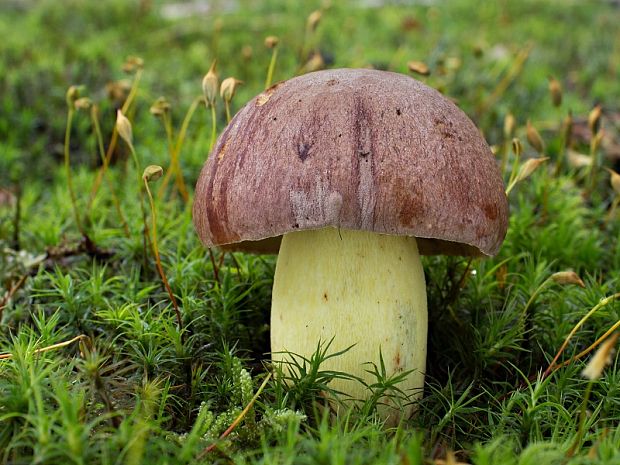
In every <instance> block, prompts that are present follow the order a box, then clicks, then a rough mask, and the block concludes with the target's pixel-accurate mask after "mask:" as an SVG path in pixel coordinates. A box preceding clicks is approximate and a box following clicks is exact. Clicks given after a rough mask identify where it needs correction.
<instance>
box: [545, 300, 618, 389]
mask: <svg viewBox="0 0 620 465" xmlns="http://www.w3.org/2000/svg"><path fill="white" fill-rule="evenodd" d="M619 297H620V292H617V293H615V294H613V295H611V296H609V297H606V298H604V299H601V301H600V302H599V303H598V304H596V305H595V306H594V307H592V309H591V310H590V311H589V312H588V313H586V314H585V316H584V317H583V318H582V319H581V320H579V322H578V323H577V324H576V325H575V327H574V328H573V329H572V330H571V332H570V333H569V334H568V336H566V339H565V340H564V343H563V344H562V346H561V347H560V350H558V353H557V354H556V355H555V357H554V358H553V360H552V361H551V363H550V364H549V366H548V367H547V369H546V370H545V371H544V373H543V375H542V377H543V379H544V378H546V377H547V376H549V375H550V374H551V373H552V372H553V369H554V368H555V366H556V363H557V361H558V359H559V358H560V355H562V353H563V352H564V349H566V346H567V345H568V342H569V341H570V340H571V338H572V337H573V336H574V335H575V333H576V332H577V330H578V329H579V328H581V327H582V326H583V325H584V323H585V322H586V321H587V320H588V319H589V318H590V317H591V316H592V315H593V314H594V313H596V312H597V311H598V310H600V309H601V308H603V307H604V306H605V305H607V304H609V303H611V302H613V301H614V300H616V299H617V298H619Z"/></svg>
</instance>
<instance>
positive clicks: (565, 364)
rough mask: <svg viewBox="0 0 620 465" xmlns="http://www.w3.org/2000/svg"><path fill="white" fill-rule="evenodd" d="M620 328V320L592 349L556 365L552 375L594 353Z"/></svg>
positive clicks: (591, 346)
mask: <svg viewBox="0 0 620 465" xmlns="http://www.w3.org/2000/svg"><path fill="white" fill-rule="evenodd" d="M619 327H620V320H618V321H616V322H615V323H614V324H613V325H612V326H611V328H609V329H608V330H607V331H605V334H603V335H602V336H601V337H599V338H598V339H597V340H596V341H594V342H593V343H592V344H591V345H590V347H588V348H587V349H584V350H582V351H581V352H579V353H578V354H577V355H575V356H573V357H571V358H569V359H568V360H565V361H563V362H562V363H560V364H559V365H556V366H555V367H554V368H553V369H552V371H551V372H552V373H553V372H555V371H556V370H559V369H560V368H563V367H565V366H568V365H570V364H571V363H573V362H576V361H577V360H579V359H581V358H582V357H584V356H586V355H588V354H589V353H590V352H592V351H593V350H594V349H596V348H597V347H598V346H599V345H601V344H602V343H603V342H605V340H607V338H608V337H609V336H610V335H611V334H613V332H614V331H615V330H616V329H618V328H619Z"/></svg>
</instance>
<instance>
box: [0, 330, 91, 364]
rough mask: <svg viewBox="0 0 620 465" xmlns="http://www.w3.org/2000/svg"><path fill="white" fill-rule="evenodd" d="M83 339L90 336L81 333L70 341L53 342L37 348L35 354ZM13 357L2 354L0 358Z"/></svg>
mask: <svg viewBox="0 0 620 465" xmlns="http://www.w3.org/2000/svg"><path fill="white" fill-rule="evenodd" d="M82 339H86V340H87V339H88V336H86V335H85V334H80V335H79V336H75V337H74V338H73V339H69V340H68V341H63V342H58V343H57V344H52V345H51V346H47V347H42V348H41V349H36V350H35V351H34V352H33V353H34V354H41V353H43V352H49V351H50V350H56V349H60V348H62V347H66V346H68V345H71V344H73V343H74V342H78V341H81V340H82ZM10 358H13V354H0V360H7V359H10Z"/></svg>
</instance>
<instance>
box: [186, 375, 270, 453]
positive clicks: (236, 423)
mask: <svg viewBox="0 0 620 465" xmlns="http://www.w3.org/2000/svg"><path fill="white" fill-rule="evenodd" d="M270 378H271V372H270V373H269V374H268V375H267V377H266V378H265V380H264V381H263V383H262V384H261V385H260V387H259V388H258V391H256V394H254V397H252V399H251V400H250V402H248V405H246V406H245V408H244V409H243V410H242V411H241V413H240V414H239V416H237V418H235V421H233V422H232V423H231V425H230V426H229V427H228V428H227V429H226V431H224V432H223V433H222V434H221V435H220V437H219V440H220V441H221V440H222V439H224V438H225V437H226V436H228V435H229V434H230V433H232V432H233V430H234V429H235V428H236V427H237V425H238V424H239V423H241V421H242V420H243V419H244V418H245V416H246V415H247V413H248V412H249V411H250V409H251V408H252V406H253V405H254V403H255V402H256V401H257V400H258V396H260V394H261V392H263V389H265V386H267V383H268V382H269V379H270ZM216 447H217V443H215V442H214V443H213V444H211V445H210V446H209V447H207V448H205V449H204V450H203V451H202V452H201V453H200V454H199V455H198V457H196V458H197V459H198V460H202V459H204V458H205V457H206V456H207V454H208V453H209V452H211V451H213V450H214V449H215V448H216Z"/></svg>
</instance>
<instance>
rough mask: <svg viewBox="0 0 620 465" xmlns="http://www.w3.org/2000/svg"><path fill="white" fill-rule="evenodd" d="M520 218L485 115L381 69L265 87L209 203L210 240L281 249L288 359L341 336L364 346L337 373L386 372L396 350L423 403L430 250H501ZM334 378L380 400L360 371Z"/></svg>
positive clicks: (279, 333) (229, 145)
mask: <svg viewBox="0 0 620 465" xmlns="http://www.w3.org/2000/svg"><path fill="white" fill-rule="evenodd" d="M507 218H508V205H507V200H506V195H505V193H504V186H503V183H502V178H501V175H500V172H499V169H498V167H497V165H496V163H495V159H494V157H493V155H492V153H491V150H490V149H489V146H488V145H487V143H486V142H485V140H484V138H483V137H482V135H481V134H480V132H479V131H478V129H476V127H475V125H474V124H473V123H472V122H471V120H470V119H469V118H468V117H467V116H466V115H465V114H464V113H463V112H462V111H461V110H459V109H458V108H457V107H456V106H455V105H454V104H453V103H452V102H451V101H449V100H448V99H446V98H445V97H443V96H442V95H441V94H440V93H439V92H437V91H436V90H434V89H432V88H430V87H428V86H426V85H424V84H422V83H420V82H418V81H416V80H415V79H412V78H410V77H408V76H404V75H401V74H396V73H391V72H385V71H375V70H369V69H337V70H328V71H318V72H314V73H309V74H306V75H303V76H299V77H296V78H293V79H290V80H288V81H284V82H281V83H278V84H275V85H274V86H272V87H270V88H269V89H267V90H265V91H264V92H263V93H261V94H260V95H258V96H256V97H255V98H254V99H253V100H251V101H250V102H249V103H248V104H247V105H246V106H245V107H244V108H243V109H241V111H239V113H238V114H237V115H236V116H235V117H234V118H233V120H232V121H231V123H230V124H229V125H228V126H227V127H226V129H225V130H224V131H223V133H222V134H221V135H220V137H219V139H218V141H217V143H216V146H215V149H214V150H213V152H212V153H211V155H210V157H209V159H208V160H207V162H206V164H205V166H204V167H203V169H202V172H201V174H200V178H199V180H198V184H197V187H196V195H195V203H194V223H195V226H196V229H197V231H198V234H199V236H200V238H201V240H202V242H203V243H204V244H205V245H206V246H207V247H212V246H220V247H223V248H225V249H228V250H242V251H250V252H256V253H278V250H279V256H278V260H277V265H276V271H275V276H274V284H273V297H272V309H271V350H272V358H273V359H274V360H275V361H281V360H283V358H284V357H285V355H284V354H283V352H284V351H288V352H291V353H294V354H299V355H302V356H304V357H310V356H311V355H312V354H313V352H314V351H315V350H316V348H317V342H318V341H319V340H322V341H329V340H331V339H332V338H333V341H332V346H331V347H330V349H331V350H333V351H339V350H342V349H345V348H347V347H349V346H353V347H351V348H350V350H348V351H346V352H345V353H344V354H342V355H340V356H338V357H334V358H330V359H329V360H328V361H327V362H326V364H327V366H326V368H329V369H333V370H338V371H344V372H347V373H351V374H353V375H356V376H358V377H359V378H361V379H363V380H364V381H365V382H366V383H372V382H374V381H376V380H375V379H374V378H373V376H372V375H371V374H370V373H368V370H369V369H370V368H371V367H369V365H368V362H372V363H375V364H376V365H379V362H380V358H379V354H380V353H381V354H382V358H383V360H384V363H385V367H386V370H387V374H388V375H393V374H398V373H400V372H405V371H406V372H410V373H409V375H408V376H407V377H406V379H405V380H404V381H403V382H402V384H400V385H399V387H400V388H401V389H402V390H403V391H404V392H406V393H408V394H413V397H414V398H415V397H417V396H419V395H421V392H422V387H423V381H424V372H425V367H426V337H427V304H426V291H425V281H424V272H423V269H422V264H421V262H420V256H419V255H420V254H450V255H466V256H479V255H493V254H495V253H496V252H497V251H498V249H499V247H500V245H501V243H502V241H503V239H504V236H505V234H506V229H507ZM280 243H281V244H280ZM334 388H335V389H337V390H339V391H341V392H344V393H346V394H348V395H350V396H351V397H352V398H355V399H360V398H364V397H366V396H367V395H368V390H367V388H366V387H365V386H364V385H363V384H361V383H359V382H354V381H351V380H335V381H334ZM389 409H390V407H387V410H385V409H384V410H383V413H382V414H383V415H384V416H389V415H390V410H389ZM411 409H412V407H411V406H409V407H407V408H406V409H405V411H406V412H411Z"/></svg>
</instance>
